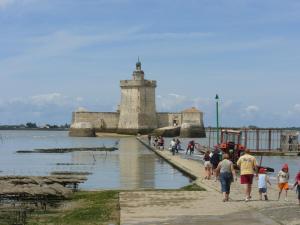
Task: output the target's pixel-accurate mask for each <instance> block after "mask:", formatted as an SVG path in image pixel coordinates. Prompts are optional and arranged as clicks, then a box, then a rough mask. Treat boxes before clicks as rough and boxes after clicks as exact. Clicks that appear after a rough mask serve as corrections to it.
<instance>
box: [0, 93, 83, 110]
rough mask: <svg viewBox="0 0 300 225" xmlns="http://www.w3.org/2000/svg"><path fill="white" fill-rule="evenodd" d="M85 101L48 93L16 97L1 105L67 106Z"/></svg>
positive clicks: (79, 98) (2, 102)
mask: <svg viewBox="0 0 300 225" xmlns="http://www.w3.org/2000/svg"><path fill="white" fill-rule="evenodd" d="M81 101H83V98H82V97H68V96H66V95H63V94H61V93H56V92H54V93H48V94H40V95H34V96H28V97H15V98H12V99H8V100H7V101H3V100H2V101H0V102H1V105H2V106H3V107H4V106H5V105H16V104H21V105H31V106H39V107H43V106H49V105H56V106H60V107H61V106H67V105H75V104H77V103H78V102H81Z"/></svg>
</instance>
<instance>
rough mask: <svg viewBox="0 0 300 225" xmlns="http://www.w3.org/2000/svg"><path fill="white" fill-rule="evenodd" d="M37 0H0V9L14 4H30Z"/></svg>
mask: <svg viewBox="0 0 300 225" xmlns="http://www.w3.org/2000/svg"><path fill="white" fill-rule="evenodd" d="M34 1H37V0H0V9H5V8H7V7H8V6H10V5H13V4H28V3H32V2H34Z"/></svg>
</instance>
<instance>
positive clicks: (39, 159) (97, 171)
mask: <svg viewBox="0 0 300 225" xmlns="http://www.w3.org/2000/svg"><path fill="white" fill-rule="evenodd" d="M102 146H106V147H112V146H117V147H118V148H119V150H117V151H113V152H93V151H88V152H71V153H16V151H18V150H34V149H37V148H73V147H74V148H76V147H102ZM0 153H1V156H0V171H1V172H0V175H2V176H3V175H26V176H44V175H50V173H51V172H55V171H75V172H89V173H91V175H89V176H88V180H87V181H86V182H85V183H83V184H81V185H80V188H83V189H139V188H170V189H172V188H173V189H174V188H179V187H182V186H185V185H187V184H189V183H190V182H191V180H190V179H189V178H188V177H186V176H184V175H183V174H182V173H181V172H179V171H178V170H177V169H175V168H173V167H172V166H170V165H169V164H168V163H167V162H165V161H164V160H162V159H161V158H159V157H158V156H156V155H155V154H154V153H153V152H152V151H150V150H149V149H147V148H146V147H145V146H143V145H142V144H141V143H140V142H138V141H137V140H136V138H135V137H126V138H117V137H116V138H115V137H113V138H90V137H69V136H68V132H67V131H32V130H30V131H29V130H24V131H21V130H0Z"/></svg>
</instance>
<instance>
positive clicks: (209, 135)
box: [208, 127, 211, 149]
mask: <svg viewBox="0 0 300 225" xmlns="http://www.w3.org/2000/svg"><path fill="white" fill-rule="evenodd" d="M210 137H211V127H210V128H209V131H208V149H210Z"/></svg>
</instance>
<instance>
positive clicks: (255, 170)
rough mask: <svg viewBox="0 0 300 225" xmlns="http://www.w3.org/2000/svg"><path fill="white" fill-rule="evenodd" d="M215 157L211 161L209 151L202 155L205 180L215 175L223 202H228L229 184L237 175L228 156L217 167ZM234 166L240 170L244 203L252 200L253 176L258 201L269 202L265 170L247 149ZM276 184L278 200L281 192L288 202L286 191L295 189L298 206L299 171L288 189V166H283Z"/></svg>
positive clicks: (268, 182)
mask: <svg viewBox="0 0 300 225" xmlns="http://www.w3.org/2000/svg"><path fill="white" fill-rule="evenodd" d="M213 154H215V155H216V156H217V154H218V153H217V150H215V151H214V153H213ZM216 156H215V159H213V155H211V154H210V153H209V151H208V152H206V153H205V155H204V168H205V173H206V177H205V179H210V178H211V175H212V174H214V173H215V177H216V180H217V179H219V180H220V183H221V191H222V193H223V201H224V202H226V201H228V200H229V194H230V186H231V183H232V182H233V181H234V180H237V174H236V171H235V168H234V165H233V163H232V161H230V159H229V155H228V154H223V155H222V160H221V161H220V162H218V165H217V167H216V164H215V163H216V162H217V160H216V159H217V157H216ZM215 160H216V161H215ZM236 166H238V167H239V170H240V182H241V184H243V185H245V201H246V202H248V201H250V200H251V198H252V196H251V193H252V184H253V179H254V177H255V175H256V177H257V188H258V193H259V199H260V200H263V199H264V200H269V198H268V195H267V186H268V185H269V186H271V182H270V178H269V176H268V175H267V170H266V169H265V168H263V167H259V166H258V165H257V162H256V158H255V157H254V156H252V155H250V151H249V150H248V149H246V150H245V151H244V155H242V156H241V157H240V158H239V159H238V161H237V163H236ZM277 183H278V190H279V191H278V200H279V199H280V196H281V193H282V191H284V192H285V201H288V194H287V193H288V190H289V189H290V188H291V189H295V188H296V190H297V193H298V196H297V197H298V201H299V205H300V170H299V172H298V174H297V176H296V178H295V183H294V185H293V186H292V187H289V168H288V164H284V165H283V166H282V169H281V170H280V171H279V173H278V174H277ZM263 197H264V198H263Z"/></svg>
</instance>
